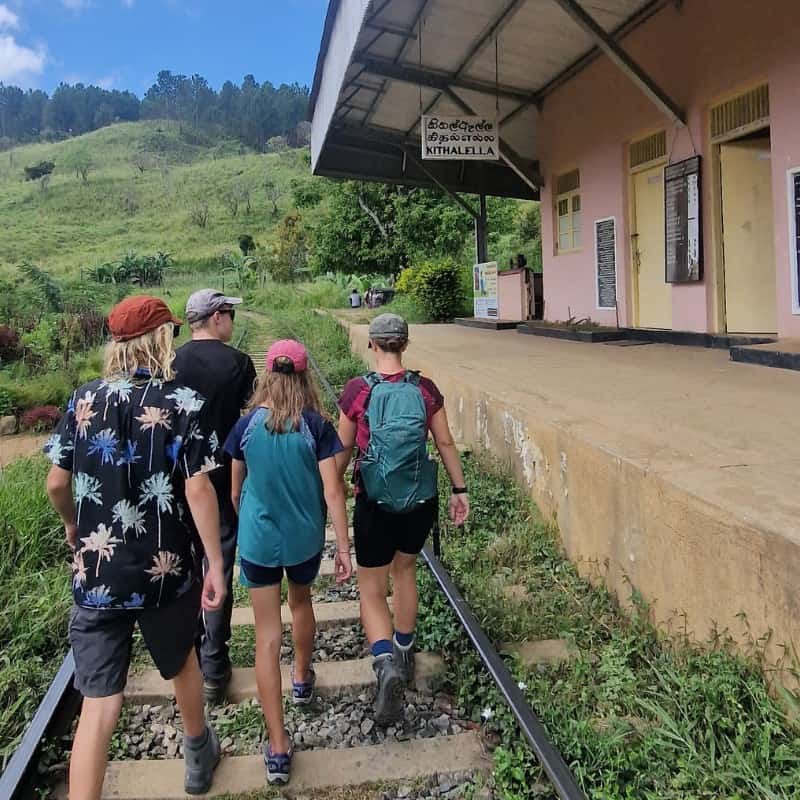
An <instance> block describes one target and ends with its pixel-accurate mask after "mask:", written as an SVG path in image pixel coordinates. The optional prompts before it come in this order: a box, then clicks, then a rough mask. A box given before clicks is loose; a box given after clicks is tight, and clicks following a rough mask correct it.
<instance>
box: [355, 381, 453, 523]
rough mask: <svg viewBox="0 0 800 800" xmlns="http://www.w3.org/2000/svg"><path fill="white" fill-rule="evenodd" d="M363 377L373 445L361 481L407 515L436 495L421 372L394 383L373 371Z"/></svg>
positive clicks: (374, 498) (378, 500) (391, 507)
mask: <svg viewBox="0 0 800 800" xmlns="http://www.w3.org/2000/svg"><path fill="white" fill-rule="evenodd" d="M364 380H365V381H366V382H367V384H368V386H369V388H370V394H369V398H368V399H367V409H366V419H367V424H368V425H369V445H368V446H367V450H366V452H365V453H364V455H363V457H362V459H361V466H360V471H361V481H362V483H363V485H364V489H365V490H366V492H367V497H369V499H370V500H371V501H373V502H375V503H377V504H378V505H379V506H381V507H382V508H384V509H386V510H387V511H391V512H392V513H394V514H405V513H407V512H409V511H413V510H414V509H415V508H417V507H418V506H419V505H420V504H421V503H424V502H426V501H427V500H430V499H432V498H433V497H436V494H437V485H436V484H437V482H436V463H435V462H434V461H431V459H430V457H429V456H428V447H427V442H428V416H427V412H426V410H425V400H424V398H423V397H422V391H421V390H420V388H419V381H420V377H419V373H416V372H410V371H406V374H405V375H404V377H403V380H402V381H397V382H396V383H395V382H393V381H386V380H383V378H381V376H380V375H378V373H377V372H370V373H369V374H368V375H365V376H364Z"/></svg>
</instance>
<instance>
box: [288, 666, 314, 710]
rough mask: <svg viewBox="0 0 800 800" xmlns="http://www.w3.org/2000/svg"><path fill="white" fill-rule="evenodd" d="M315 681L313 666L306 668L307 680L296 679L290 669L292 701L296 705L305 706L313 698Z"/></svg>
mask: <svg viewBox="0 0 800 800" xmlns="http://www.w3.org/2000/svg"><path fill="white" fill-rule="evenodd" d="M316 682H317V673H316V672H314V668H313V667H310V668H309V670H308V680H307V681H296V680H295V679H294V670H293V671H292V703H294V705H296V706H307V705H309V704H310V703H311V702H312V701H313V699H314V684H315V683H316Z"/></svg>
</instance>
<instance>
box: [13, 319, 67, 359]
mask: <svg viewBox="0 0 800 800" xmlns="http://www.w3.org/2000/svg"><path fill="white" fill-rule="evenodd" d="M59 345H60V342H59V331H58V328H57V327H56V325H55V324H54V323H53V322H52V321H51V320H50V319H48V318H44V319H41V320H40V321H39V322H38V323H37V325H36V326H35V327H34V328H33V330H31V331H30V332H28V333H25V334H23V335H22V346H23V348H24V355H23V358H24V359H25V363H26V364H27V365H28V366H29V367H31V369H34V370H45V369H48V368H50V367H51V366H55V364H54V358H53V357H54V354H55V353H56V351H57V350H58V349H59Z"/></svg>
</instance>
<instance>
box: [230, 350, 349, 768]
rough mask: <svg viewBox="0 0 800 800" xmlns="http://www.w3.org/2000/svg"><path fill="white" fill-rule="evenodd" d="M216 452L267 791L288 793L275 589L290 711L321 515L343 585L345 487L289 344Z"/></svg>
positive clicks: (308, 382) (306, 699)
mask: <svg viewBox="0 0 800 800" xmlns="http://www.w3.org/2000/svg"><path fill="white" fill-rule="evenodd" d="M250 408H251V411H250V413H249V414H247V415H246V416H244V417H242V419H241V420H239V422H237V423H236V425H235V426H234V428H233V430H232V431H231V434H230V436H229V437H228V440H227V442H226V443H225V450H226V452H227V453H228V455H230V457H231V459H232V460H233V469H232V495H231V498H232V500H233V504H234V506H235V508H236V510H237V512H238V513H239V556H240V561H241V582H242V584H243V585H244V586H246V587H248V589H249V591H250V600H251V603H252V606H253V613H254V615H255V628H256V681H257V684H258V695H259V700H260V701H261V707H262V709H263V711H264V718H265V720H266V723H267V730H268V734H269V743H268V744H267V745H265V748H264V762H265V765H266V769H267V780H268V781H269V783H288V781H289V774H290V767H291V761H292V747H291V740H290V739H289V735H288V734H287V732H286V729H285V727H284V718H283V701H282V689H281V669H280V656H281V635H282V632H283V625H282V623H281V581H282V580H283V574H284V572H285V573H286V577H287V578H288V581H289V607H290V609H291V612H292V640H293V642H294V667H293V672H292V701H293V702H294V703H295V704H297V705H307V704H308V703H310V702H311V701H312V699H313V696H314V678H315V676H314V669H313V667H312V666H311V656H312V650H313V646H314V634H315V631H316V622H315V619H314V609H313V606H312V604H311V584H312V583H313V582H314V579H315V578H316V577H317V573H318V572H319V566H320V562H321V560H322V549H323V545H324V543H325V522H326V517H327V514H328V513H330V515H331V519H332V521H333V526H334V529H335V532H336V557H335V562H334V563H335V575H336V580H337V582H339V583H342V582H344V581H346V580H348V579H349V578H350V576H351V575H352V571H353V568H352V565H351V563H350V542H349V540H348V532H347V511H346V509H345V491H344V483H343V482H342V479H341V476H340V475H339V472H338V469H337V464H336V458H335V456H336V455H337V454H338V453H340V452H341V451H342V445H341V442H340V441H339V438H338V436H337V435H336V430H335V428H334V427H333V425H332V424H331V423H330V422H328V420H326V419H325V417H324V415H323V411H322V406H321V404H320V401H319V395H318V392H317V388H316V386H315V384H314V381H313V379H312V378H311V376H310V375H309V374H308V355H307V353H306V350H305V348H304V347H303V345H302V344H300V343H299V342H296V341H292V340H284V341H280V342H275V344H273V345H272V347H270V349H269V351H268V353H267V364H266V371H265V373H264V374H263V375H262V376H261V378H260V380H259V382H258V384H257V386H256V391H255V394H254V395H253V399H252V401H251V405H250Z"/></svg>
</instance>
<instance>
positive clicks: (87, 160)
mask: <svg viewBox="0 0 800 800" xmlns="http://www.w3.org/2000/svg"><path fill="white" fill-rule="evenodd" d="M64 161H65V163H66V165H67V166H68V167H69V168H70V169H74V170H75V177H76V178H80V179H81V180H82V181H83V182H84V183H86V181H88V180H89V173H90V172H91V171H92V169H93V168H94V160H93V159H92V154H91V152H90V151H89V148H88V147H76V148H75V149H74V150H71V151H70V152H69V153H67V156H66V158H65V159H64Z"/></svg>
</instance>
